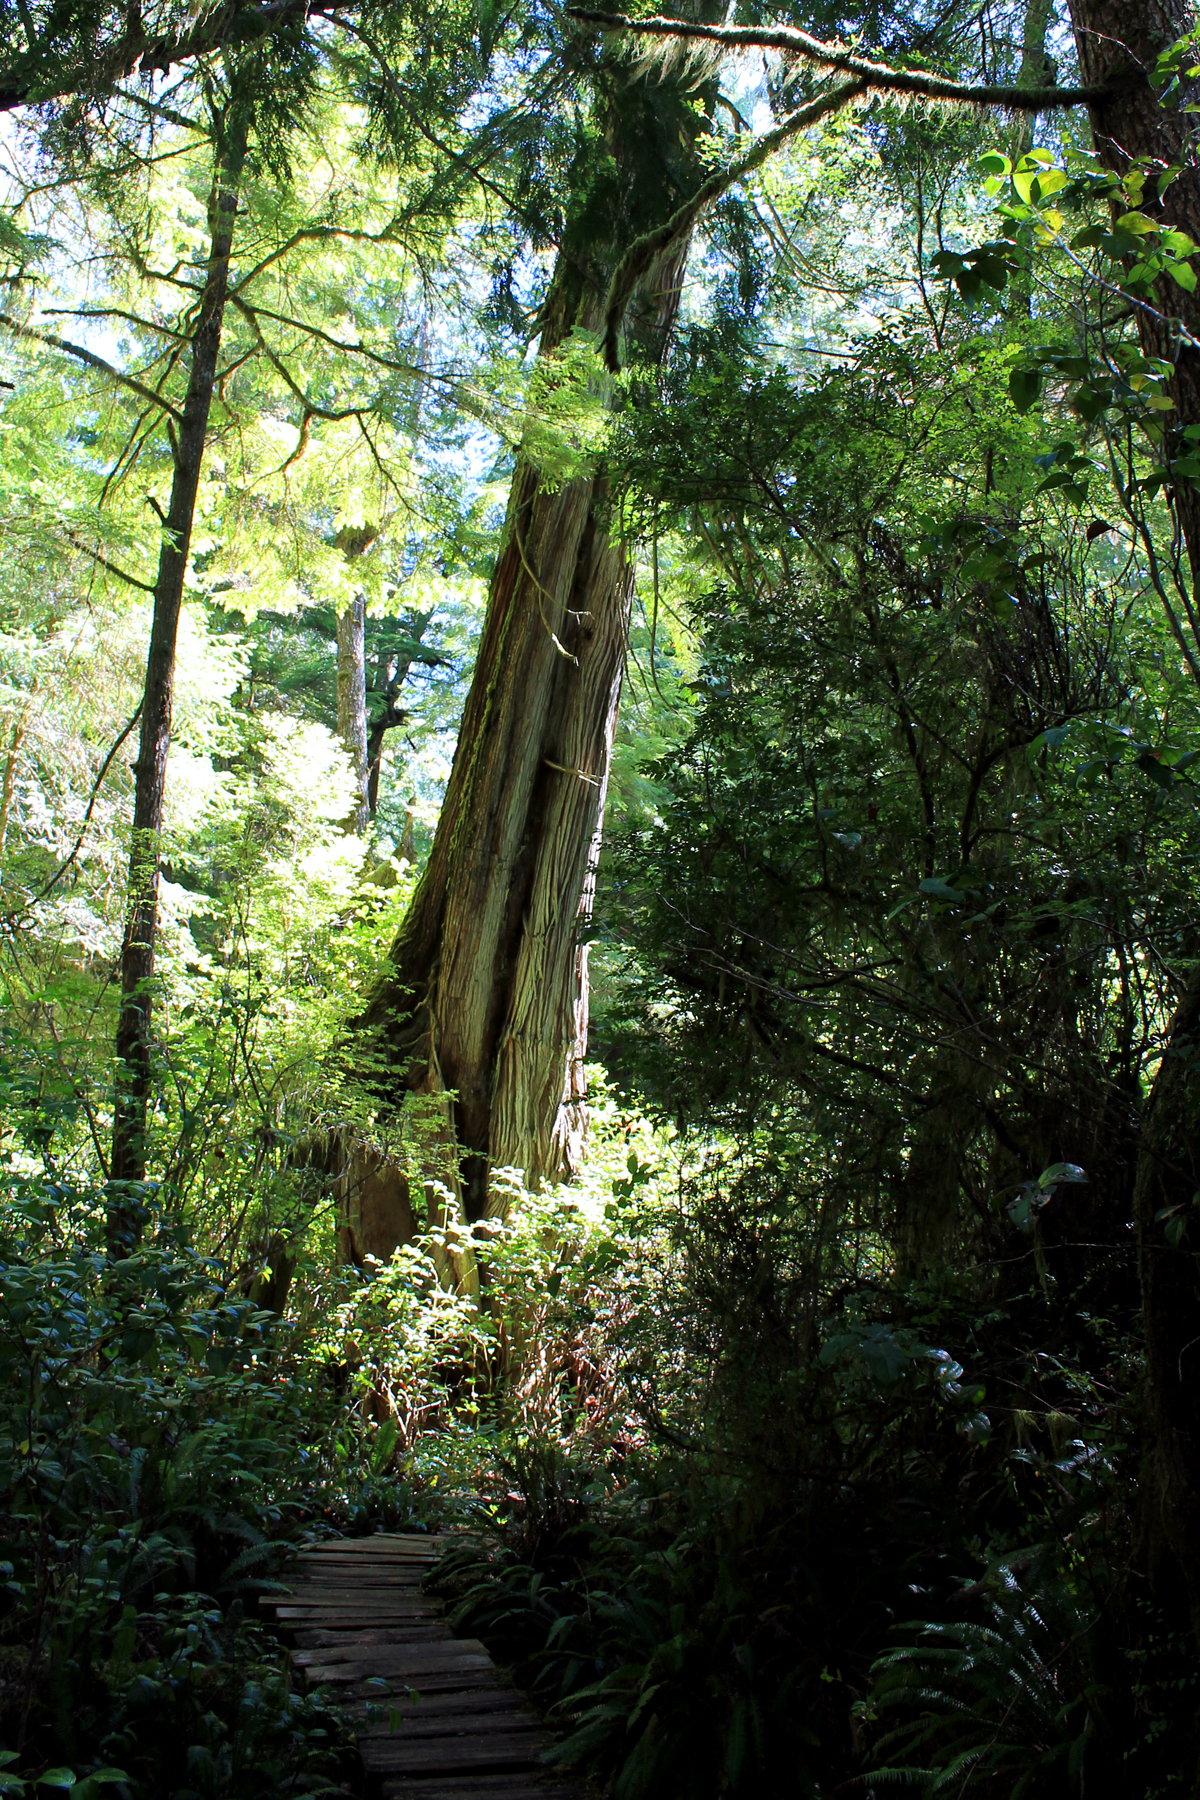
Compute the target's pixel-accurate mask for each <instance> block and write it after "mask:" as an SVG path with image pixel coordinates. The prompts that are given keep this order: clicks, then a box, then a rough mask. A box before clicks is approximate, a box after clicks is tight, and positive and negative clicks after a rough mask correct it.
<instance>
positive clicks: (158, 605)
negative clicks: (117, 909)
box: [109, 108, 246, 1251]
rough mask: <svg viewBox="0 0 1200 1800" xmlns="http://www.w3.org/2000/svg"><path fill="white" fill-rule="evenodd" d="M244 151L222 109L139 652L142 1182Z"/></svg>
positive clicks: (131, 1037) (133, 1082)
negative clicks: (194, 540)
mask: <svg viewBox="0 0 1200 1800" xmlns="http://www.w3.org/2000/svg"><path fill="white" fill-rule="evenodd" d="M245 155H246V126H245V122H244V117H243V115H242V114H241V112H240V110H239V109H233V108H231V109H230V112H229V114H228V116H227V118H226V121H225V125H224V128H223V131H222V133H221V136H220V138H219V140H218V145H217V158H216V168H215V170H214V176H213V186H212V192H211V194H210V196H209V203H208V219H209V253H208V264H207V269H206V273H205V279H204V286H203V288H202V290H201V293H200V305H199V310H198V313H197V318H196V327H195V331H194V332H193V334H192V343H191V365H190V370H189V375H188V385H187V394H186V396H185V399H184V405H183V411H182V413H181V414H180V415H179V423H178V429H177V431H176V432H175V433H174V435H173V437H172V449H173V452H174V472H173V475H172V480H171V499H170V504H169V506H168V508H167V516H166V520H165V522H164V525H163V532H162V545H161V549H160V551H159V560H158V574H157V578H156V580H155V584H154V612H153V618H152V622H151V627H150V647H149V652H148V655H147V659H146V686H145V694H144V699H143V701H142V724H141V738H140V742H139V746H138V757H137V761H136V762H135V764H134V765H133V767H134V777H135V786H134V804H133V835H132V843H131V849H130V859H129V903H128V912H127V914H126V923H125V935H124V941H123V944H122V949H121V1010H120V1015H119V1018H118V1022H117V1045H116V1048H117V1078H116V1094H115V1105H114V1113H113V1146H112V1163H111V1169H110V1174H111V1177H112V1179H113V1180H114V1181H119V1182H127V1181H141V1180H142V1179H143V1178H144V1177H145V1173H146V1118H147V1109H148V1105H149V1098H150V1087H151V1068H150V1041H151V1039H150V1026H151V1010H152V1004H153V996H152V983H153V978H154V947H155V935H156V931H157V924H158V881H159V849H160V843H159V840H160V835H161V832H162V822H163V800H164V796H165V793H166V776H167V755H168V752H169V750H170V746H171V710H172V705H173V701H174V693H175V644H176V639H177V636H178V632H179V613H180V608H181V606H182V604H183V588H184V579H185V576H186V574H187V564H188V552H189V548H190V545H191V537H192V522H193V519H194V517H195V511H196V495H197V491H198V489H199V485H200V473H201V468H202V465H203V462H204V447H205V439H206V436H207V433H208V417H209V411H210V408H211V406H212V396H213V388H214V386H215V382H216V374H217V357H218V353H219V351H220V346H221V330H222V325H223V322H224V315H225V299H226V293H227V289H228V283H229V259H230V253H231V249H232V245H233V233H234V225H235V221H236V218H237V204H238V188H239V184H240V180H241V172H242V164H243V162H244V160H245ZM139 1220H140V1208H139V1207H138V1206H137V1205H136V1204H134V1203H133V1202H132V1201H131V1200H130V1199H129V1198H128V1197H127V1196H125V1195H122V1194H120V1193H118V1194H117V1195H116V1196H115V1197H114V1200H113V1204H112V1207H111V1209H110V1213H109V1240H110V1245H111V1247H112V1248H113V1249H114V1251H117V1250H120V1249H122V1248H124V1247H126V1246H127V1245H128V1244H129V1243H130V1242H131V1241H133V1240H134V1239H136V1237H137V1234H138V1230H139Z"/></svg>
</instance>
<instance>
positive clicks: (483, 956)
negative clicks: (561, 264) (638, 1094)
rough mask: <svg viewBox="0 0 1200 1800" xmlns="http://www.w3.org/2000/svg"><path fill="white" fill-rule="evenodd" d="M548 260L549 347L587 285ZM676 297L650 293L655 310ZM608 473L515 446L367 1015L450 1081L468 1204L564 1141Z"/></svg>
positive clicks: (580, 1023)
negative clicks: (420, 827)
mask: <svg viewBox="0 0 1200 1800" xmlns="http://www.w3.org/2000/svg"><path fill="white" fill-rule="evenodd" d="M578 286H579V283H578V281H577V279H576V277H575V276H574V273H573V271H567V272H566V274H565V275H563V274H562V273H560V276H559V279H558V280H557V281H556V283H555V291H554V293H553V295H552V297H551V302H550V307H549V311H548V317H547V320H546V323H545V326H544V328H543V334H542V343H541V354H542V355H543V356H549V355H551V354H553V351H554V350H555V349H556V348H557V346H558V345H559V344H560V343H561V342H562V341H563V339H564V338H565V337H566V336H567V335H568V333H569V331H570V330H571V328H572V326H573V325H574V324H576V323H581V324H583V325H584V326H585V328H592V329H594V328H595V327H596V325H597V324H598V322H599V309H600V297H599V296H598V295H596V294H594V293H593V294H592V295H590V296H588V302H589V303H588V304H587V305H586V307H585V306H582V305H581V304H580V301H581V296H579V294H578V293H577V291H573V290H577V289H578ZM668 310H673V306H672V303H671V302H670V301H667V302H666V304H665V305H664V314H665V313H666V312H667V311H668ZM605 497H606V496H605V485H604V481H603V477H602V476H600V475H596V476H583V477H580V478H578V479H576V480H574V481H569V482H566V483H564V484H563V485H562V486H561V487H559V488H557V489H555V490H550V491H548V490H546V489H545V488H544V487H543V486H542V485H541V478H540V474H539V471H538V469H537V468H536V467H535V466H534V464H533V463H532V462H531V461H530V460H529V459H528V458H527V457H524V456H522V457H521V459H520V461H519V463H518V468H517V472H516V475H515V478H514V481H513V491H512V495H511V498H510V502H509V509H508V519H507V523H506V531H505V538H506V541H505V544H504V548H503V549H502V551H501V553H500V556H499V558H498V560H497V563H496V569H495V573H494V575H493V578H492V584H491V594H490V598H489V604H488V611H487V616H486V620H485V623H484V630H483V638H482V642H481V644H480V648H479V656H478V660H477V663H476V667H475V673H474V677H473V680H472V684H471V690H470V693H469V695H468V698H467V703H466V709H465V712H464V716H463V723H462V728H461V732H460V736H459V742H458V748H457V751H456V753H455V758H454V766H453V769H452V772H451V776H450V783H449V786H448V789H447V792H446V799H445V802H444V805H443V808H442V814H441V818H440V820H439V823H438V829H437V833H436V836H435V839H434V845H433V849H432V852H431V854H430V858H429V862H428V864H427V865H426V868H425V871H424V874H423V876H422V879H421V883H420V885H419V887H418V889H417V893H416V895H415V896H414V899H413V903H412V906H411V908H410V910H409V914H408V917H407V919H406V921H405V924H404V928H403V930H402V931H401V934H400V936H399V938H398V939H397V941H396V944H395V945H394V946H393V950H392V963H393V970H394V972H393V973H392V974H391V975H390V977H389V979H388V981H387V982H386V984H385V985H384V986H383V987H381V989H380V990H379V992H378V993H377V994H376V995H375V997H374V999H373V1001H372V1004H371V1007H370V1010H369V1012H368V1014H367V1018H366V1021H365V1022H366V1023H367V1024H368V1025H369V1026H373V1027H375V1028H377V1029H379V1030H380V1031H381V1032H382V1033H383V1035H384V1039H385V1042H386V1046H387V1051H388V1054H389V1060H390V1061H391V1062H392V1063H393V1066H394V1067H395V1068H396V1073H397V1075H398V1078H399V1082H400V1085H401V1088H402V1089H405V1090H409V1091H415V1092H417V1093H442V1092H452V1093H453V1094H454V1095H455V1101H454V1105H453V1113H452V1124H453V1129H454V1132H455V1134H456V1136H457V1140H458V1143H459V1144H460V1145H461V1146H462V1147H463V1149H464V1150H465V1151H466V1152H467V1153H468V1154H467V1157H466V1159H465V1161H464V1163H463V1167H462V1175H461V1181H462V1190H461V1198H462V1203H463V1206H464V1208H465V1212H466V1216H467V1218H468V1219H478V1218H481V1217H482V1216H483V1215H484V1213H485V1212H486V1211H487V1210H488V1191H489V1171H490V1169H491V1168H492V1167H503V1166H508V1165H515V1166H517V1167H519V1168H521V1169H523V1170H524V1172H525V1178H526V1180H527V1181H530V1182H536V1181H539V1180H542V1179H543V1178H546V1177H554V1176H557V1175H560V1174H566V1173H568V1172H569V1171H570V1170H571V1169H572V1167H573V1166H574V1161H573V1159H574V1157H575V1155H576V1154H577V1148H578V1132H579V1124H580V1113H579V1109H580V1106H581V1102H582V1086H583V1083H582V1066H581V1065H582V1060H583V1056H584V1054H585V1051H586V1041H587V1039H586V1033H587V985H586V984H587V951H586V947H585V946H584V945H583V944H581V943H580V942H579V941H578V937H579V931H580V927H581V926H585V925H586V921H587V917H588V915H589V913H590V905H591V894H592V885H593V881H594V871H595V858H596V855H597V854H598V850H599V835H600V827H601V823H602V819H603V807H604V795H605V789H606V787H607V782H608V762H609V756H610V753H611V748H612V734H613V729H614V725H615V720H616V709H617V701H618V697H619V695H620V689H621V676H622V672H623V664H624V641H625V631H626V625H627V620H628V613H629V602H630V598H631V592H632V584H631V578H630V572H629V568H628V564H627V561H626V558H625V555H624V552H623V550H622V549H621V548H620V547H619V546H618V545H617V544H615V543H613V542H612V540H611V538H610V535H609V528H608V520H607V518H606V517H605V516H604V502H605Z"/></svg>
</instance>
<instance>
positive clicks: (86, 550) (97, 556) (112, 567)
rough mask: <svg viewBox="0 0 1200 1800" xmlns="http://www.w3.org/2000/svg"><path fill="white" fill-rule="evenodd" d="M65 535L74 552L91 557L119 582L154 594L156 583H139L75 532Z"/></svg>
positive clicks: (134, 576)
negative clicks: (84, 541)
mask: <svg viewBox="0 0 1200 1800" xmlns="http://www.w3.org/2000/svg"><path fill="white" fill-rule="evenodd" d="M155 511H156V512H157V511H158V508H157V506H156V507H155ZM159 517H160V518H161V517H162V515H161V513H160V514H159ZM64 535H65V537H66V540H67V542H68V544H70V546H71V548H72V549H73V550H78V551H80V553H81V554H82V555H84V556H90V557H91V559H92V561H93V562H94V563H99V564H100V567H101V568H102V569H107V570H108V572H109V574H110V575H115V576H116V577H117V580H118V581H124V582H126V583H128V585H129V586H130V587H131V588H140V589H141V591H142V593H143V594H152V593H153V592H154V583H153V582H152V581H139V580H138V578H137V576H136V575H130V574H129V572H128V570H126V569H122V568H120V567H119V566H118V564H117V563H115V562H109V560H108V558H107V556H102V555H101V553H100V552H99V550H93V549H92V547H91V545H90V544H85V543H82V542H81V541H80V539H79V538H77V537H76V536H75V533H74V532H73V531H67V532H65V533H64Z"/></svg>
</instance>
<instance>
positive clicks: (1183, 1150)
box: [1133, 969, 1200, 1636]
mask: <svg viewBox="0 0 1200 1800" xmlns="http://www.w3.org/2000/svg"><path fill="white" fill-rule="evenodd" d="M1198 1059H1200V969H1198V970H1196V971H1194V972H1193V974H1192V977H1191V979H1190V981H1189V982H1188V985H1187V987H1186V989H1185V990H1184V993H1183V997H1182V999H1181V1000H1180V1003H1179V1006H1178V1008H1177V1009H1176V1012H1175V1016H1174V1018H1173V1019H1172V1021H1171V1032H1170V1037H1169V1040H1168V1043H1167V1048H1166V1053H1165V1055H1164V1057H1163V1060H1162V1063H1161V1064H1160V1066H1159V1070H1158V1074H1157V1076H1156V1077H1155V1081H1154V1088H1153V1091H1152V1093H1151V1096H1150V1104H1149V1107H1148V1109H1147V1112H1146V1118H1145V1121H1144V1125H1143V1131H1142V1146H1141V1154H1140V1156H1139V1158H1138V1171H1137V1183H1136V1187H1135V1189H1134V1203H1133V1210H1134V1223H1135V1227H1136V1230H1137V1236H1138V1263H1139V1274H1140V1278H1141V1290H1142V1311H1143V1326H1144V1331H1145V1342H1146V1390H1147V1399H1148V1409H1147V1410H1148V1413H1149V1420H1148V1423H1149V1434H1148V1436H1149V1443H1148V1450H1147V1459H1146V1479H1145V1480H1144V1482H1143V1487H1142V1505H1143V1510H1144V1519H1145V1528H1146V1538H1147V1544H1146V1549H1147V1553H1148V1555H1147V1560H1148V1563H1149V1566H1150V1571H1151V1576H1152V1580H1153V1582H1154V1585H1155V1587H1156V1588H1158V1589H1159V1590H1160V1591H1162V1590H1163V1589H1164V1588H1167V1589H1169V1587H1170V1584H1171V1583H1172V1581H1173V1580H1174V1579H1175V1575H1174V1570H1173V1569H1172V1568H1171V1566H1170V1565H1171V1561H1172V1560H1173V1562H1174V1565H1175V1566H1176V1567H1177V1568H1178V1569H1179V1570H1180V1571H1182V1573H1183V1577H1184V1580H1185V1582H1186V1583H1187V1590H1188V1602H1189V1606H1190V1610H1191V1616H1192V1624H1193V1627H1194V1628H1195V1630H1196V1633H1197V1635H1198V1636H1200V1211H1198V1210H1197V1208H1196V1206H1195V1204H1194V1202H1195V1196H1196V1194H1197V1193H1198V1192H1200V1060H1198ZM1180 1234H1182V1235H1180ZM1164 1552H1167V1553H1168V1555H1167V1557H1166V1558H1164V1554H1163V1553H1164ZM1164 1565H1165V1566H1164Z"/></svg>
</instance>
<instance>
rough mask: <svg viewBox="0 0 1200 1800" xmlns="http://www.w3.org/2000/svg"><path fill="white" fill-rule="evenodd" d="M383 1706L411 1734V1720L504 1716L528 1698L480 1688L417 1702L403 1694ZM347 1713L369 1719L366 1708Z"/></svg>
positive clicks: (421, 1697) (499, 1689)
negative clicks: (466, 1694)
mask: <svg viewBox="0 0 1200 1800" xmlns="http://www.w3.org/2000/svg"><path fill="white" fill-rule="evenodd" d="M383 1704H384V1705H385V1706H389V1707H392V1708H394V1710H395V1711H396V1712H398V1713H399V1714H400V1718H401V1722H402V1727H403V1729H405V1730H407V1729H408V1721H409V1720H410V1719H430V1718H434V1717H436V1716H438V1715H439V1714H442V1713H450V1714H453V1713H460V1712H463V1711H464V1710H465V1709H466V1708H467V1707H470V1709H471V1711H472V1712H473V1713H492V1712H504V1711H505V1710H506V1709H507V1708H509V1707H515V1706H524V1705H525V1704H526V1702H525V1696H524V1694H519V1693H518V1692H517V1690H516V1688H509V1687H492V1688H476V1689H474V1690H473V1691H472V1692H471V1693H470V1695H469V1697H467V1698H464V1697H463V1696H462V1695H460V1694H424V1693H418V1695H417V1698H416V1699H415V1700H413V1699H410V1698H409V1696H408V1695H407V1694H406V1693H404V1692H403V1690H401V1692H400V1693H399V1694H397V1695H396V1697H395V1699H394V1700H390V1701H389V1700H385V1701H384V1702H383ZM346 1710H347V1712H348V1713H349V1714H351V1715H352V1716H353V1717H356V1718H357V1717H359V1716H360V1715H361V1716H362V1717H363V1718H365V1717H366V1712H365V1710H364V1709H363V1708H362V1707H357V1708H347V1709H346Z"/></svg>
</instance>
